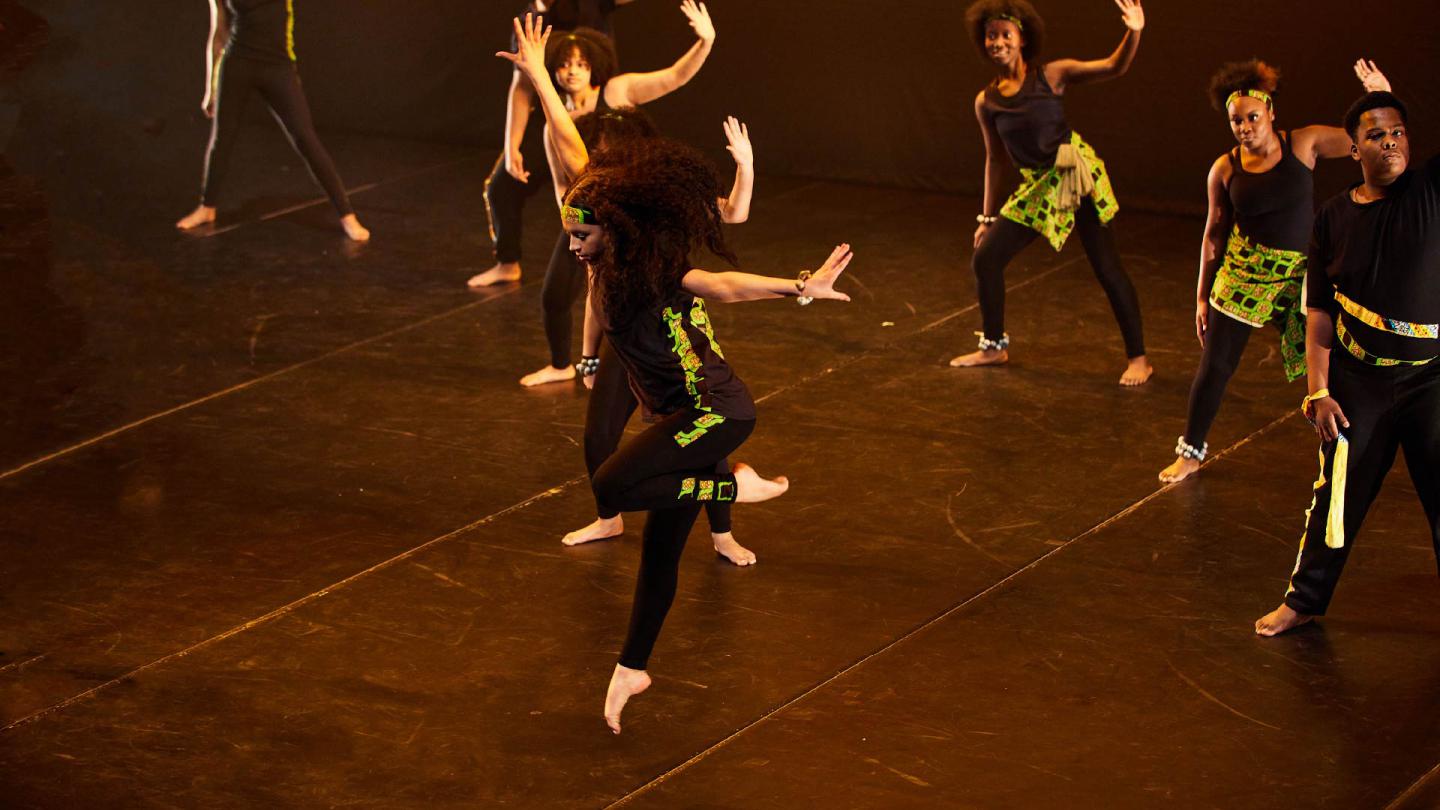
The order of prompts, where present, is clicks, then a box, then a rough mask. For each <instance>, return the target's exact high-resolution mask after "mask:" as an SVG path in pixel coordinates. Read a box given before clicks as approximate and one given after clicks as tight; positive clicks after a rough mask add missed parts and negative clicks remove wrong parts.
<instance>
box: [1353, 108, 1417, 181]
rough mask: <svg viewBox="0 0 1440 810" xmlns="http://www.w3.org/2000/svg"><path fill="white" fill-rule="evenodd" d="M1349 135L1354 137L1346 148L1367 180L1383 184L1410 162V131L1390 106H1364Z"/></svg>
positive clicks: (1391, 179)
mask: <svg viewBox="0 0 1440 810" xmlns="http://www.w3.org/2000/svg"><path fill="white" fill-rule="evenodd" d="M1350 137H1351V138H1353V139H1354V141H1355V142H1354V144H1352V145H1351V147H1350V151H1351V153H1352V154H1353V155H1354V157H1355V159H1356V160H1358V161H1360V169H1361V171H1363V172H1364V173H1365V179H1366V181H1368V182H1371V183H1374V184H1376V185H1381V186H1383V185H1387V184H1389V183H1390V182H1391V181H1393V180H1394V179H1395V178H1397V177H1399V176H1400V175H1401V174H1404V172H1405V168H1406V167H1407V166H1409V165H1410V135H1409V133H1408V132H1407V131H1406V129H1405V123H1404V122H1403V121H1401V120H1400V111H1399V110H1397V109H1395V108H1394V107H1381V108H1379V109H1375V110H1366V111H1365V113H1364V114H1363V115H1361V116H1360V124H1359V125H1358V126H1356V127H1355V131H1354V132H1353V133H1351V135H1350Z"/></svg>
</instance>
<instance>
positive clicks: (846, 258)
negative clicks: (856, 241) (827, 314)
mask: <svg viewBox="0 0 1440 810" xmlns="http://www.w3.org/2000/svg"><path fill="white" fill-rule="evenodd" d="M853 258H855V254H854V253H853V252H851V250H850V246H849V245H848V244H845V245H838V246H836V248H835V249H834V250H832V251H830V258H828V259H826V260H825V263H824V264H822V265H820V269H819V270H816V271H815V272H814V273H812V274H811V276H810V278H809V280H807V281H806V282H805V295H806V296H808V297H810V298H817V299H818V298H828V299H830V300H832V301H849V300H850V296H848V295H846V294H845V293H842V292H836V291H835V281H836V280H837V279H839V278H840V274H841V273H843V272H845V268H846V267H848V266H849V265H850V260H851V259H853Z"/></svg>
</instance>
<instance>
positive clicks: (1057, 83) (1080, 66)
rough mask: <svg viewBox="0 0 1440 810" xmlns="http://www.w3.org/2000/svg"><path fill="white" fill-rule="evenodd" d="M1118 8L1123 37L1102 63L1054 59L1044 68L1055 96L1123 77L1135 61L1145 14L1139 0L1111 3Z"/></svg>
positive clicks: (1097, 61)
mask: <svg viewBox="0 0 1440 810" xmlns="http://www.w3.org/2000/svg"><path fill="white" fill-rule="evenodd" d="M1115 5H1117V6H1119V7H1120V20H1121V21H1122V22H1124V23H1125V36H1124V37H1123V38H1121V40H1120V45H1119V46H1118V47H1117V48H1115V52H1114V53H1112V54H1110V55H1109V56H1108V57H1106V58H1104V59H1094V60H1091V61H1081V60H1079V59H1056V60H1055V61H1054V62H1051V63H1050V64H1048V65H1046V66H1045V78H1046V80H1047V81H1049V82H1050V87H1051V88H1052V89H1054V91H1055V92H1056V93H1063V92H1065V88H1066V87H1068V86H1070V85H1072V84H1084V83H1085V82H1098V81H1104V80H1105V79H1114V78H1117V77H1120V76H1124V75H1125V71H1127V70H1129V69H1130V63H1131V62H1133V61H1135V52H1136V51H1138V50H1140V31H1141V30H1143V29H1144V28H1145V10H1144V9H1142V8H1141V7H1140V0H1115Z"/></svg>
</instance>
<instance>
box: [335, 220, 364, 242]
mask: <svg viewBox="0 0 1440 810" xmlns="http://www.w3.org/2000/svg"><path fill="white" fill-rule="evenodd" d="M340 227H342V228H344V229H345V235H346V236H348V237H350V241H352V242H369V241H370V231H369V229H367V228H366V227H365V226H364V225H361V224H360V219H359V218H358V217H356V216H355V215H354V214H346V215H345V216H343V217H341V218H340Z"/></svg>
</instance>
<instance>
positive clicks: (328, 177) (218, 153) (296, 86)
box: [200, 55, 354, 217]
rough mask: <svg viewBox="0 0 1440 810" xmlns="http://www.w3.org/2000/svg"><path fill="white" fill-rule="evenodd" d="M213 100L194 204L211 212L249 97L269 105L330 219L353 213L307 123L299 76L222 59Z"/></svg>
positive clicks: (280, 66) (282, 68)
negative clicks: (331, 212)
mask: <svg viewBox="0 0 1440 810" xmlns="http://www.w3.org/2000/svg"><path fill="white" fill-rule="evenodd" d="M219 90H220V92H219V94H218V95H217V96H216V97H215V120H214V121H213V122H211V125H210V145H209V147H208V148H207V149H206V150H205V179H204V181H203V183H202V184H201V190H200V201H201V203H203V204H204V205H209V206H214V205H215V201H216V200H218V199H219V198H220V191H221V189H222V188H223V186H224V184H225V175H226V174H227V173H228V172H229V168H230V152H231V151H232V150H233V149H234V148H235V138H236V136H238V135H239V134H240V124H241V121H242V119H243V118H244V114H245V107H246V105H247V104H248V103H249V101H250V97H251V96H252V95H254V94H255V93H259V94H260V97H261V98H262V99H264V100H265V103H266V104H267V105H269V107H270V112H271V113H273V114H274V116H275V120H276V121H278V122H279V123H280V128H281V129H283V130H284V131H285V135H286V136H287V137H289V138H290V143H291V145H292V146H294V147H295V151H296V152H298V153H300V157H301V159H303V160H304V161H305V166H306V167H307V168H308V169H309V170H310V176H311V177H313V178H315V182H316V183H319V184H320V187H321V188H323V189H324V190H325V194H326V195H327V196H329V197H330V204H331V205H333V206H335V211H336V213H338V214H340V216H342V217H343V216H347V215H349V214H352V213H354V209H352V208H351V207H350V197H349V196H348V195H347V194H346V193H345V185H344V184H343V183H341V182H340V175H339V173H338V172H336V171H335V162H334V161H332V160H331V159H330V153H329V152H326V151H325V147H324V145H322V144H321V143H320V136H319V135H316V134H315V124H314V122H312V121H311V120H310V105H309V104H308V103H306V101H305V91H304V90H303V89H301V87H300V73H299V71H297V70H296V69H295V65H294V63H291V62H265V61H262V60H258V59H247V58H245V57H243V56H233V55H227V56H225V57H224V58H223V59H222V60H221V62H220V87H219Z"/></svg>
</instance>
